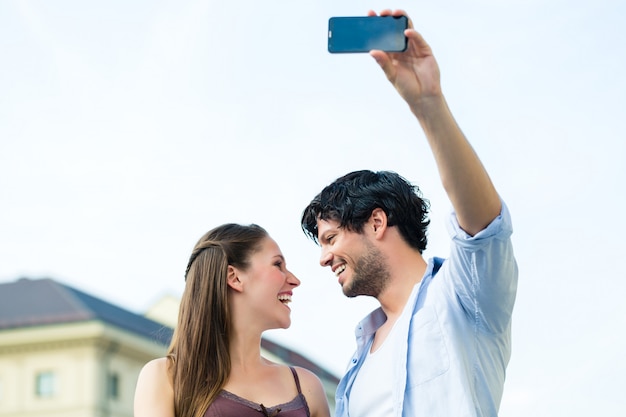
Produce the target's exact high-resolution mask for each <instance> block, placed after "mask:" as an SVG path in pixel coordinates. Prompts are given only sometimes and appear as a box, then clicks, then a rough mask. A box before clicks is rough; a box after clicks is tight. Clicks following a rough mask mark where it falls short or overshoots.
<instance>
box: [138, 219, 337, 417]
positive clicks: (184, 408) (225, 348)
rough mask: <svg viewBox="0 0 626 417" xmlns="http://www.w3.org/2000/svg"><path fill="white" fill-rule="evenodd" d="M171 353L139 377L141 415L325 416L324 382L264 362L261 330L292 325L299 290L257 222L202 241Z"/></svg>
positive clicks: (217, 232)
mask: <svg viewBox="0 0 626 417" xmlns="http://www.w3.org/2000/svg"><path fill="white" fill-rule="evenodd" d="M185 280H186V283H185V290H184V293H183V297H182V300H181V305H180V311H179V317H178V324H177V326H176V330H175V331H174V335H173V338H172V342H171V344H170V347H169V350H168V354H167V357H165V358H159V359H155V360H152V361H150V362H148V363H147V364H146V365H145V366H144V367H143V369H142V370H141V373H140V375H139V379H138V381H137V387H136V392H135V417H216V416H224V417H228V416H236V417H247V416H250V417H262V416H266V417H269V416H272V417H274V416H277V417H300V416H302V417H304V416H311V417H329V416H330V411H329V406H328V402H327V400H326V395H325V393H324V389H323V387H322V384H321V381H320V380H319V378H318V377H317V376H316V375H315V374H313V373H312V372H310V371H308V370H306V369H304V368H299V367H296V368H292V367H288V366H285V365H280V364H276V363H273V362H270V361H269V360H267V359H265V358H263V357H262V356H261V334H262V333H263V332H264V331H265V330H268V329H276V328H287V327H289V325H290V324H291V318H290V309H289V307H288V304H289V302H290V301H291V295H292V290H293V289H294V288H295V287H297V286H298V285H300V281H299V280H298V278H296V277H295V275H293V274H292V273H291V272H290V271H289V270H288V269H287V266H286V264H285V258H284V257H283V255H282V253H281V251H280V248H279V247H278V245H277V244H276V242H275V241H274V240H273V239H272V238H271V237H270V236H269V235H268V233H267V232H266V231H265V230H264V229H263V228H261V227H260V226H257V225H249V226H245V225H238V224H225V225H222V226H219V227H217V228H215V229H213V230H211V231H209V232H208V233H207V234H205V235H204V236H203V237H202V238H201V239H200V241H199V242H198V243H197V244H196V246H195V248H194V249H193V252H192V254H191V258H190V260H189V264H188V265H187V271H186V275H185Z"/></svg>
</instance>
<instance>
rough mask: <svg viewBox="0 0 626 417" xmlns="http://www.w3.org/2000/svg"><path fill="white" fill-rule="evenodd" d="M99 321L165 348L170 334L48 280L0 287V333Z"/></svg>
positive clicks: (154, 323)
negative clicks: (52, 325)
mask: <svg viewBox="0 0 626 417" xmlns="http://www.w3.org/2000/svg"><path fill="white" fill-rule="evenodd" d="M91 320H101V321H103V322H105V323H108V324H111V325H113V326H116V327H119V328H121V329H124V330H128V331H130V332H133V333H134V334H138V335H141V336H144V337H147V338H149V339H152V340H154V341H156V342H158V343H161V344H164V345H167V344H168V343H169V341H170V339H171V337H172V332H173V330H172V329H171V328H169V327H167V326H164V325H163V324H161V323H157V322H156V321H153V320H150V319H148V318H146V317H144V316H142V315H139V314H135V313H133V312H130V311H128V310H126V309H123V308H121V307H118V306H115V305H113V304H111V303H108V302H106V301H104V300H102V299H99V298H96V297H93V296H91V295H89V294H86V293H84V292H82V291H79V290H77V289H75V288H72V287H70V286H67V285H64V284H61V283H59V282H57V281H54V280H52V279H50V278H42V279H28V278H21V279H19V280H17V281H15V282H10V283H4V284H0V330H5V329H14V328H24V327H31V326H42V325H49V324H63V323H74V322H82V321H91Z"/></svg>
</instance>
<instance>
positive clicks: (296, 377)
mask: <svg viewBox="0 0 626 417" xmlns="http://www.w3.org/2000/svg"><path fill="white" fill-rule="evenodd" d="M289 369H291V373H292V374H293V379H295V381H296V387H297V388H298V394H302V390H301V389H300V379H299V378H298V373H297V372H296V370H295V369H294V367H293V366H290V367H289Z"/></svg>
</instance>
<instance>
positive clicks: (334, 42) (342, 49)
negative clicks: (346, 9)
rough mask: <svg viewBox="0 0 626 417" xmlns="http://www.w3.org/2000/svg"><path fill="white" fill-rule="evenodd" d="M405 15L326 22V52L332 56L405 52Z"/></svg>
mask: <svg viewBox="0 0 626 417" xmlns="http://www.w3.org/2000/svg"><path fill="white" fill-rule="evenodd" d="M407 25H408V19H407V17H406V16H345V17H331V18H330V19H328V52H330V53H332V54H339V53H354V52H369V51H371V50H372V49H379V50H381V51H386V52H402V51H404V50H406V47H407V38H406V36H404V30H405V29H406V28H407Z"/></svg>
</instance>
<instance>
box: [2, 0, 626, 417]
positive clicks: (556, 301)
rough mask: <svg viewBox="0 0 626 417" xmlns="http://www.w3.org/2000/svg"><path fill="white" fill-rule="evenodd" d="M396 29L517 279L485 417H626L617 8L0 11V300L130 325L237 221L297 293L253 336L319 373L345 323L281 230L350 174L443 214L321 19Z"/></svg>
mask: <svg viewBox="0 0 626 417" xmlns="http://www.w3.org/2000/svg"><path fill="white" fill-rule="evenodd" d="M386 7H391V8H403V9H405V10H407V11H408V13H409V14H410V16H411V17H412V19H413V21H414V24H415V26H416V28H417V29H418V30H419V31H420V32H421V33H422V34H423V35H424V37H425V38H426V40H427V41H428V42H429V43H430V44H431V46H432V48H433V50H434V53H435V56H436V57H437V59H438V61H439V64H440V67H441V71H442V83H443V87H444V92H445V94H446V97H447V99H448V102H449V104H450V107H451V108H452V111H453V113H454V114H455V116H456V118H457V121H458V122H459V124H460V126H461V128H462V129H463V130H464V132H465V133H466V135H467V136H468V137H469V139H470V141H471V142H472V144H473V145H474V147H475V148H476V150H477V152H478V153H479V155H480V156H481V158H482V160H483V163H484V164H485V166H486V167H487V169H488V170H489V172H490V174H491V176H492V178H493V180H494V182H495V183H496V186H497V187H498V189H499V191H500V193H501V195H502V196H503V198H504V199H505V201H506V202H507V204H508V205H509V207H510V209H511V212H512V215H513V220H514V227H515V233H514V236H513V239H514V244H515V250H516V254H517V258H518V262H519V265H520V285H519V293H518V300H517V304H516V307H515V312H514V333H513V356H512V359H511V363H510V366H509V368H508V375H507V382H506V385H505V394H504V398H503V402H502V407H501V416H504V417H518V416H528V415H533V416H554V415H568V416H571V417H578V416H581V417H582V416H587V415H590V414H593V415H605V416H617V415H621V413H622V411H621V410H623V409H624V408H625V407H626V400H625V399H624V396H623V394H622V391H623V387H624V386H626V377H625V376H624V375H626V363H625V362H626V361H625V359H624V352H625V351H626V330H625V329H626V303H624V302H623V300H622V295H623V294H624V293H626V282H625V279H626V266H625V264H624V262H622V258H621V257H622V256H623V255H622V252H623V249H624V244H623V242H622V236H623V235H624V233H625V232H626V224H625V223H626V222H625V220H624V215H623V213H624V212H626V201H625V197H624V189H625V187H624V183H625V182H626V168H625V164H624V161H625V160H626V145H625V140H624V134H623V133H622V130H623V127H622V124H623V121H624V118H625V116H626V114H625V113H626V81H625V78H624V74H625V73H626V56H625V54H626V53H625V52H624V51H626V31H625V30H624V29H623V27H622V26H623V25H622V22H623V19H624V16H625V15H626V13H625V12H626V6H625V5H624V4H623V2H618V1H593V2H592V1H557V0H547V1H533V0H531V1H472V2H468V1H443V2H441V1H440V2H433V3H427V2H419V1H397V2H395V3H389V2H381V1H342V2H338V1H330V0H319V1H316V2H306V3H298V4H297V5H294V2H289V1H286V0H281V1H269V2H252V1H230V2H211V1H178V2H166V1H144V0H141V1H134V2H124V1H109V2H98V3H96V2H80V1H67V0H57V1H54V2H50V1H43V0H41V1H10V0H4V1H2V2H0V56H1V57H2V65H0V199H1V201H2V202H3V204H2V209H0V210H1V211H0V213H1V215H0V281H3V282H6V281H13V280H15V279H17V278H18V277H21V276H29V277H33V278H37V277H43V276H48V277H53V278H55V279H57V280H59V281H61V282H65V283H68V284H70V285H74V286H76V287H77V288H80V289H83V290H85V291H88V292H91V293H94V294H97V295H99V296H100V297H102V298H104V299H106V300H109V301H111V302H114V303H116V304H119V305H121V306H123V307H125V308H128V309H130V310H133V311H137V312H142V311H144V310H145V309H146V308H148V307H149V306H150V304H151V303H153V302H155V301H156V300H157V299H158V298H159V297H160V296H162V295H163V294H167V293H172V294H174V295H179V294H180V293H181V292H182V288H183V284H184V283H183V272H184V268H185V266H186V263H187V258H188V256H189V253H190V251H191V248H192V247H193V244H194V243H195V242H196V240H197V239H198V238H199V237H200V236H201V235H202V234H203V233H204V232H205V231H206V230H208V229H210V228H212V227H214V226H216V225H218V224H221V223H224V222H230V221H235V222H244V223H249V222H255V223H259V224H261V225H263V226H264V227H266V228H267V229H268V230H269V232H270V233H271V234H272V236H273V237H274V238H275V239H276V240H277V241H278V243H279V244H280V246H281V248H282V250H283V253H284V254H285V256H286V257H287V262H288V264H289V266H290V268H291V269H292V270H293V271H294V272H295V273H296V274H297V275H298V276H299V277H300V279H301V280H302V286H301V287H300V288H299V289H297V290H296V292H295V296H294V302H293V304H292V310H293V313H292V318H293V320H292V321H293V324H292V327H291V328H290V329H288V330H277V331H272V332H269V333H268V337H271V338H272V339H274V340H277V341H279V342H281V343H284V344H286V345H288V346H290V347H292V348H294V349H297V350H299V351H300V352H302V353H303V354H305V355H307V356H309V357H311V358H312V359H315V360H318V361H320V362H321V363H323V364H325V365H326V366H327V367H328V368H329V369H331V370H332V371H334V372H335V373H337V374H340V373H341V372H342V370H343V366H344V364H345V363H346V361H347V360H348V359H349V356H350V354H351V352H352V350H353V348H354V341H353V336H352V331H353V327H354V325H355V324H356V321H357V320H358V319H360V318H361V316H363V315H364V314H366V313H367V312H368V311H369V310H370V309H371V308H372V307H373V306H374V305H375V303H374V302H373V300H370V299H356V300H353V299H350V300H348V299H346V298H344V297H343V296H342V295H341V292H340V289H339V287H338V285H337V284H336V281H335V279H334V277H333V276H332V274H331V273H330V272H328V271H325V270H324V269H322V268H320V267H319V266H318V264H317V260H318V256H319V252H318V249H317V248H316V247H315V245H314V244H313V243H311V242H309V241H307V239H306V238H305V237H304V235H303V234H302V232H301V230H300V227H299V216H300V213H301V211H302V209H303V208H304V206H305V205H306V204H307V203H308V201H309V200H310V199H311V198H312V197H313V195H315V194H316V193H317V192H318V191H319V190H320V189H321V188H322V187H323V186H324V185H326V184H327V183H328V182H330V181H332V180H333V179H335V178H336V177H338V176H340V175H342V174H344V173H346V172H348V171H352V170H355V169H363V168H369V169H375V170H377V169H391V170H395V171H397V172H399V173H401V174H402V175H404V176H405V177H407V178H408V179H410V180H411V181H413V182H414V183H416V184H418V185H420V187H421V188H422V190H423V192H424V194H425V195H426V196H427V197H428V198H430V200H431V203H432V210H433V213H432V216H431V218H432V227H431V231H430V244H429V249H428V251H427V253H426V255H428V256H446V254H447V250H448V240H447V233H446V230H445V228H444V221H443V219H444V216H445V215H446V214H447V211H448V209H449V202H448V200H447V198H446V196H445V194H444V193H443V192H442V190H441V185H440V183H439V178H438V176H437V171H436V167H435V166H434V164H433V161H432V157H431V154H430V151H429V149H428V147H427V145H426V142H425V140H424V137H423V134H422V132H421V131H420V129H419V126H418V124H417V122H416V121H415V120H414V119H413V117H412V115H411V114H410V112H409V111H408V109H407V107H406V105H405V104H404V103H403V102H402V101H401V100H400V98H399V97H397V95H396V93H395V91H393V89H392V88H391V86H390V85H389V84H388V83H387V81H386V80H385V78H384V76H383V74H382V73H381V71H380V69H379V68H378V67H377V65H376V64H375V63H374V62H373V60H372V59H371V58H370V57H369V56H367V55H362V54H358V55H342V56H336V55H330V54H328V53H327V51H326V28H327V21H328V18H329V17H330V16H339V15H361V14H365V13H366V11H367V10H368V9H370V8H371V9H374V10H381V9H383V8H386Z"/></svg>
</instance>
